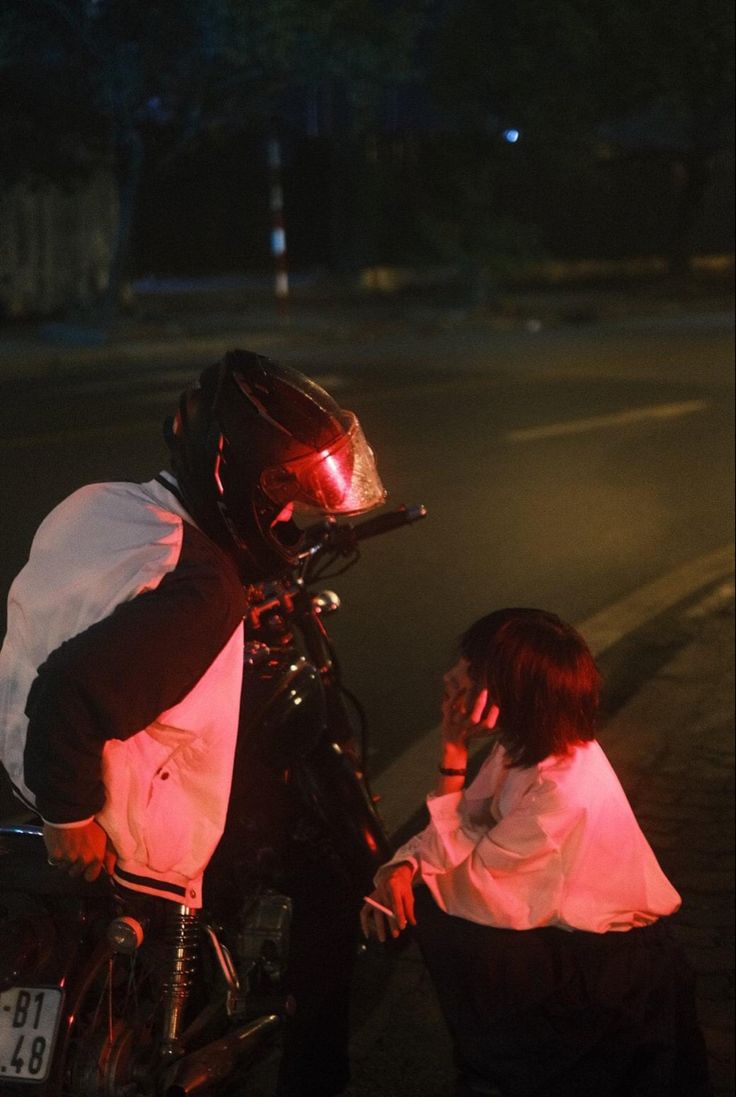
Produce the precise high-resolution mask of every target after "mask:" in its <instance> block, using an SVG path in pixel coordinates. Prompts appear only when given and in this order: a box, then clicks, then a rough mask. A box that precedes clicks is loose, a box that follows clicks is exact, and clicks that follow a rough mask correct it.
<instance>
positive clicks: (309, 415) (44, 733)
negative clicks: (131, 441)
mask: <svg viewBox="0 0 736 1097" xmlns="http://www.w3.org/2000/svg"><path fill="white" fill-rule="evenodd" d="M166 438H167V442H168V446H169V450H170V455H171V462H170V463H171V469H170V470H167V471H163V472H161V473H159V474H158V475H157V476H155V477H154V478H153V479H152V480H150V481H148V482H146V483H142V484H137V483H129V482H115V483H101V484H90V485H87V486H86V487H83V488H80V489H78V490H77V491H75V492H74V493H73V494H72V495H71V496H69V497H68V498H67V499H65V500H63V501H62V502H61V503H60V504H59V505H58V506H57V507H56V508H54V510H53V511H52V512H51V513H50V514H49V515H48V516H47V517H46V519H45V520H44V521H43V522H42V524H41V526H40V527H39V529H38V531H37V533H36V536H35V538H34V540H33V544H32V546H31V551H30V555H29V559H28V562H27V563H26V565H25V567H24V568H23V569H22V570H21V572H20V573H19V574H18V576H17V577H16V579H15V581H14V582H13V585H12V587H11V591H10V597H9V600H8V627H7V635H6V638H5V641H4V643H3V646H2V649H0V710H2V712H3V721H2V722H1V723H0V760H1V761H2V762H3V764H4V766H5V769H6V770H7V773H8V775H9V776H10V779H11V782H12V784H13V788H14V791H15V793H16V794H17V796H18V798H19V799H20V800H21V801H22V802H23V803H24V804H25V805H26V806H28V807H30V808H32V809H33V810H34V811H35V812H37V813H38V815H40V816H41V819H42V821H43V824H44V826H43V834H44V840H45V844H46V850H47V855H48V859H49V864H50V865H52V866H54V867H55V868H57V869H58V870H59V871H66V872H68V873H69V874H70V875H72V876H84V878H85V879H86V880H90V881H92V880H95V879H96V878H97V877H98V876H99V875H100V873H101V872H102V871H103V870H104V871H105V872H107V873H109V874H110V875H111V876H112V878H113V880H114V881H115V883H116V885H118V887H119V888H122V889H125V888H127V889H130V890H133V891H137V892H139V893H143V894H144V895H150V896H153V897H155V898H157V899H161V900H171V901H173V902H176V903H179V904H182V903H183V904H185V905H186V906H188V907H191V908H195V909H196V908H198V907H200V906H201V905H202V902H203V897H202V887H203V877H204V870H205V868H206V866H207V864H208V863H209V861H210V860H211V858H212V855H213V853H214V851H215V849H216V847H217V845H218V843H219V840H220V838H221V836H222V833H223V830H224V826H225V819H226V813H227V807H228V800H229V794H230V786H231V780H232V773H233V764H234V757H235V749H236V743H237V737H238V730H239V724H240V711H241V707H240V706H241V692H242V679H243V642H244V618H245V615H246V612H247V609H248V597H247V591H246V589H245V587H246V586H247V585H249V584H254V583H258V582H261V581H264V580H267V579H271V578H277V577H278V576H279V575H281V574H283V573H284V572H286V571H288V569H290V568H293V567H294V565H295V564H296V563H297V562H298V560H299V558H300V555H301V554H302V553H303V551H304V543H303V542H304V535H303V533H302V531H301V529H300V528H299V526H298V525H297V523H296V522H295V521H294V520H293V515H294V514H295V513H296V514H300V513H304V514H306V515H309V514H311V515H312V516H314V515H315V514H322V515H324V514H330V515H332V514H360V513H363V512H364V511H367V510H370V509H372V508H373V507H376V506H378V505H380V504H381V503H382V502H383V501H384V499H385V496H386V493H385V490H384V488H383V485H382V484H381V481H380V479H379V476H378V472H377V470H376V465H375V460H374V457H373V453H372V451H371V449H370V447H369V446H368V443H367V442H366V440H365V437H364V435H363V432H362V430H361V428H360V424H359V423H358V420H357V418H356V416H355V415H354V414H353V413H352V412H350V411H346V410H345V409H343V408H342V407H340V405H339V404H338V403H337V402H336V401H335V400H334V399H333V398H332V397H331V396H330V395H329V394H328V393H327V392H326V391H325V390H324V389H323V388H321V387H320V386H319V385H317V384H316V383H315V382H314V381H311V380H310V379H309V378H307V377H305V376H304V375H303V374H301V373H298V372H296V371H295V370H292V369H289V368H287V367H285V366H280V365H277V364H276V363H274V362H272V361H270V360H269V359H267V358H265V357H262V356H260V355H258V354H254V353H250V352H248V351H244V350H232V351H230V352H229V353H227V354H226V355H225V356H224V358H223V359H222V360H221V361H219V362H217V363H216V364H214V365H211V366H209V367H207V368H206V369H204V370H203V372H202V373H201V375H200V377H199V379H198V381H197V382H196V383H195V384H194V385H193V386H192V387H190V388H188V389H187V390H186V391H185V392H184V393H183V394H182V396H181V398H180V400H179V404H178V409H177V411H176V414H175V415H174V416H173V418H172V420H171V421H170V422H169V423H168V424H167V426H166ZM246 703H247V699H246ZM336 901H337V900H336ZM346 932H347V931H346ZM333 944H334V942H333ZM309 981H310V982H312V983H315V982H317V981H318V980H314V979H311V977H310V980H309ZM335 1008H336V1009H339V1011H341V1012H342V1013H344V1012H345V1009H346V1005H343V1003H342V1001H341V1002H340V1003H339V1004H336V1006H335ZM318 1013H319V1010H318V1009H317V1010H314V1009H313V1010H312V1014H313V1016H312V1017H311V1019H310V1015H309V1009H307V1010H306V1013H305V1011H304V1010H303V1011H302V1017H303V1018H304V1017H306V1020H304V1021H303V1022H302V1021H300V1022H299V1025H298V1026H297V1029H296V1030H295V1031H294V1035H293V1038H292V1039H291V1043H290V1047H291V1048H292V1051H291V1052H290V1055H289V1056H286V1057H285V1058H284V1062H286V1064H287V1067H288V1073H289V1077H288V1078H284V1080H283V1081H282V1083H281V1084H280V1090H279V1092H280V1093H282V1094H287V1093H288V1094H289V1097H292V1095H295V1094H298V1097H314V1095H315V1094H316V1095H318V1097H327V1094H328V1092H329V1093H331V1094H332V1093H338V1092H339V1090H340V1088H342V1085H344V1083H345V1077H346V1070H347V1067H346V1063H347V1044H346V1036H345V1033H344V1031H343V1030H344V1027H345V1026H344V1025H343V1024H340V1025H335V1026H334V1028H335V1031H336V1032H337V1031H338V1029H339V1032H340V1033H342V1035H341V1036H339V1037H335V1038H334V1039H333V1041H332V1044H329V1040H328V1042H327V1043H324V1040H323V1044H324V1047H325V1048H328V1050H327V1051H326V1052H325V1054H324V1055H322V1054H320V1055H317V1053H316V1050H315V1049H316V1047H317V1044H318V1043H319V1040H320V1039H322V1036H321V1035H320V1034H321V1033H322V1032H323V1031H324V1030H326V1029H328V1028H329V1026H327V1025H325V1024H324V1023H323V1022H324V1015H323V1014H322V1015H315V1014H318ZM299 1026H301V1027H299ZM310 1026H311V1027H310ZM327 1036H329V1033H327ZM328 1045H329V1047H328ZM310 1049H311V1050H310ZM309 1055H311V1056H312V1059H313V1060H315V1061H314V1062H313V1063H312V1065H311V1067H310V1066H308V1059H309ZM317 1059H319V1060H320V1061H319V1062H318V1061H317ZM338 1059H339V1062H338ZM289 1063H290V1064H291V1065H289ZM325 1072H327V1073H325ZM330 1072H331V1074H330ZM328 1074H330V1080H328ZM307 1075H309V1076H310V1077H311V1079H312V1080H311V1082H309V1081H308V1080H307Z"/></svg>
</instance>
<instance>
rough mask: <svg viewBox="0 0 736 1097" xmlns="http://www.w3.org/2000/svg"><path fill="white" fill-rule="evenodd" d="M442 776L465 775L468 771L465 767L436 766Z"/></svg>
mask: <svg viewBox="0 0 736 1097" xmlns="http://www.w3.org/2000/svg"><path fill="white" fill-rule="evenodd" d="M437 769H438V770H439V771H440V773H441V774H442V776H443V777H466V776H467V774H468V771H467V770H466V769H448V768H447V766H437Z"/></svg>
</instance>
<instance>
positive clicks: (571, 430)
mask: <svg viewBox="0 0 736 1097" xmlns="http://www.w3.org/2000/svg"><path fill="white" fill-rule="evenodd" d="M708 407H710V400H682V401H680V402H679V403H675V404H655V405H653V406H652V407H648V408H629V409H628V410H626V411H617V412H613V413H612V414H610V415H594V416H591V417H590V418H588V419H571V420H569V421H568V422H565V423H547V424H545V425H543V426H538V427H521V428H519V429H518V430H510V431H507V432H506V435H505V438H506V440H507V441H508V442H534V441H536V440H537V439H539V438H562V437H565V436H566V435H569V434H586V433H588V432H589V431H594V430H606V429H608V428H609V427H623V426H628V425H629V424H631V423H646V422H649V421H651V420H661V419H679V418H680V417H681V416H683V415H693V414H695V412H698V411H705V409H706V408H708Z"/></svg>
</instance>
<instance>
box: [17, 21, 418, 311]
mask: <svg viewBox="0 0 736 1097" xmlns="http://www.w3.org/2000/svg"><path fill="white" fill-rule="evenodd" d="M415 25H416V21H415V16H414V5H413V4H405V5H399V6H398V7H397V6H396V5H391V4H384V3H377V2H376V0H269V2H268V3H263V2H262V0H5V3H4V6H3V8H2V11H0V91H2V92H3V98H4V101H5V103H6V108H5V109H4V111H3V114H2V118H0V156H1V157H2V162H3V164H4V165H5V168H4V175H5V179H6V181H7V180H8V179H11V178H19V177H28V175H29V174H31V175H39V176H46V177H47V178H52V179H54V180H55V181H62V180H65V179H69V180H73V178H74V177H75V175H77V174H78V173H79V172H83V171H85V170H91V169H92V168H93V167H94V166H95V164H98V163H99V162H100V161H106V162H108V163H110V164H112V165H113V167H114V170H115V173H116V176H117V179H118V185H119V192H120V226H119V233H118V241H117V248H116V254H115V259H114V262H113V270H112V272H111V293H110V302H109V303H110V304H112V303H114V301H115V299H116V297H117V294H118V291H119V288H120V284H121V278H122V275H123V272H124V270H125V266H126V259H127V252H128V246H129V241H130V236H131V228H132V225H133V220H134V216H135V210H136V202H137V195H138V189H139V185H140V180H141V177H142V172H143V168H144V164H145V163H146V162H148V161H154V162H156V163H159V164H166V163H167V162H170V161H171V160H172V159H175V158H176V157H178V156H181V155H182V153H183V152H184V151H185V150H187V149H189V148H192V147H194V146H196V143H197V142H198V141H199V140H200V139H201V138H202V136H203V134H210V133H212V132H218V131H219V132H223V131H224V132H229V133H232V134H238V133H246V132H253V131H254V130H256V131H258V130H259V129H260V130H263V131H268V130H269V129H272V128H273V127H276V128H278V127H279V126H280V125H282V124H283V122H282V116H283V114H284V109H285V101H286V98H287V96H286V92H287V90H289V91H290V92H291V96H292V99H293V98H294V96H296V97H302V98H306V97H307V96H308V95H319V96H321V97H322V98H323V99H327V98H328V97H329V96H330V95H331V94H333V92H334V89H335V88H336V87H339V89H340V91H341V94H343V95H344V96H345V97H346V98H347V99H348V100H349V102H350V106H351V110H350V117H351V119H352V120H353V123H352V124H353V125H361V124H365V120H366V119H367V118H369V117H370V116H371V115H372V113H373V111H374V108H375V104H376V102H377V101H378V98H379V95H380V88H381V86H382V85H383V83H384V82H385V81H386V80H387V79H401V78H402V75H404V74H405V73H406V71H407V65H408V58H409V56H410V48H411V36H412V33H413V30H414V27H415Z"/></svg>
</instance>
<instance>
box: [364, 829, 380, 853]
mask: <svg viewBox="0 0 736 1097" xmlns="http://www.w3.org/2000/svg"><path fill="white" fill-rule="evenodd" d="M363 838H364V840H365V844H366V845H367V846H368V849H369V850H370V851H371V853H377V852H378V843H377V842H376V839H375V838H374V837H373V835H372V834H371V832H370V831H369V830H368V827H365V829H364V830H363Z"/></svg>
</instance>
